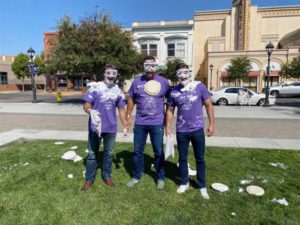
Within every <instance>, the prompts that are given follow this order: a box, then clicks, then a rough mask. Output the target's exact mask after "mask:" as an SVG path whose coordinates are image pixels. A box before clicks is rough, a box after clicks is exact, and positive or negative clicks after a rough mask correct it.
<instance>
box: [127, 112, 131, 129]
mask: <svg viewBox="0 0 300 225" xmlns="http://www.w3.org/2000/svg"><path fill="white" fill-rule="evenodd" d="M131 123H132V122H131V116H130V115H127V116H126V125H127V128H128V129H129V128H130V127H131Z"/></svg>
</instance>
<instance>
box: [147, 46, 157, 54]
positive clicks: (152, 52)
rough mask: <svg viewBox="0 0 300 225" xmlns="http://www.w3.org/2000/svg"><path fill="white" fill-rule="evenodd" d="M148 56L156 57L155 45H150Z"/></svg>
mask: <svg viewBox="0 0 300 225" xmlns="http://www.w3.org/2000/svg"><path fill="white" fill-rule="evenodd" d="M149 55H151V56H157V45H156V44H150V52H149Z"/></svg>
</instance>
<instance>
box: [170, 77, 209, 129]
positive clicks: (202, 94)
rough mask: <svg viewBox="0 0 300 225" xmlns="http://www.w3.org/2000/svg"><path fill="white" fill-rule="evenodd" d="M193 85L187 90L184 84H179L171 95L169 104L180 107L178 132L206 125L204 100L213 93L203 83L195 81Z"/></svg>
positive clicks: (177, 123)
mask: <svg viewBox="0 0 300 225" xmlns="http://www.w3.org/2000/svg"><path fill="white" fill-rule="evenodd" d="M193 85H194V87H193V88H191V89H190V90H185V91H184V90H183V89H182V88H183V86H182V85H178V86H176V87H175V88H174V89H173V90H172V91H171V93H170V95H169V98H168V105H170V106H172V107H176V106H177V108H178V111H177V122H176V131H177V132H192V131H196V130H198V129H200V128H203V127H204V121H203V102H204V101H205V100H207V99H209V98H210V96H211V93H210V92H209V91H208V90H207V88H206V87H205V85H204V84H202V83H197V82H195V81H194V82H193Z"/></svg>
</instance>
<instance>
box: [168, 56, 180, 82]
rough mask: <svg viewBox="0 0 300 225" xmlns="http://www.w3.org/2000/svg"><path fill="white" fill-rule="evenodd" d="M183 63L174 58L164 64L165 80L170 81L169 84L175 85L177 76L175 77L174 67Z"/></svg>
mask: <svg viewBox="0 0 300 225" xmlns="http://www.w3.org/2000/svg"><path fill="white" fill-rule="evenodd" d="M180 63H183V61H182V60H181V59H179V58H175V59H173V60H168V61H167V63H166V68H167V70H166V78H167V79H169V80H171V82H172V83H173V84H174V83H175V84H176V83H177V76H176V67H177V66H178V65H179V64H180Z"/></svg>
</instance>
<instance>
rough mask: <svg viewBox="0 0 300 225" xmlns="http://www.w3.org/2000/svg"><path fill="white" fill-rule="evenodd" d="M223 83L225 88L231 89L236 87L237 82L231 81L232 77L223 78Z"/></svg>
mask: <svg viewBox="0 0 300 225" xmlns="http://www.w3.org/2000/svg"><path fill="white" fill-rule="evenodd" d="M222 82H223V85H222V86H223V87H230V86H235V80H234V79H231V78H230V77H223V78H222Z"/></svg>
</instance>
